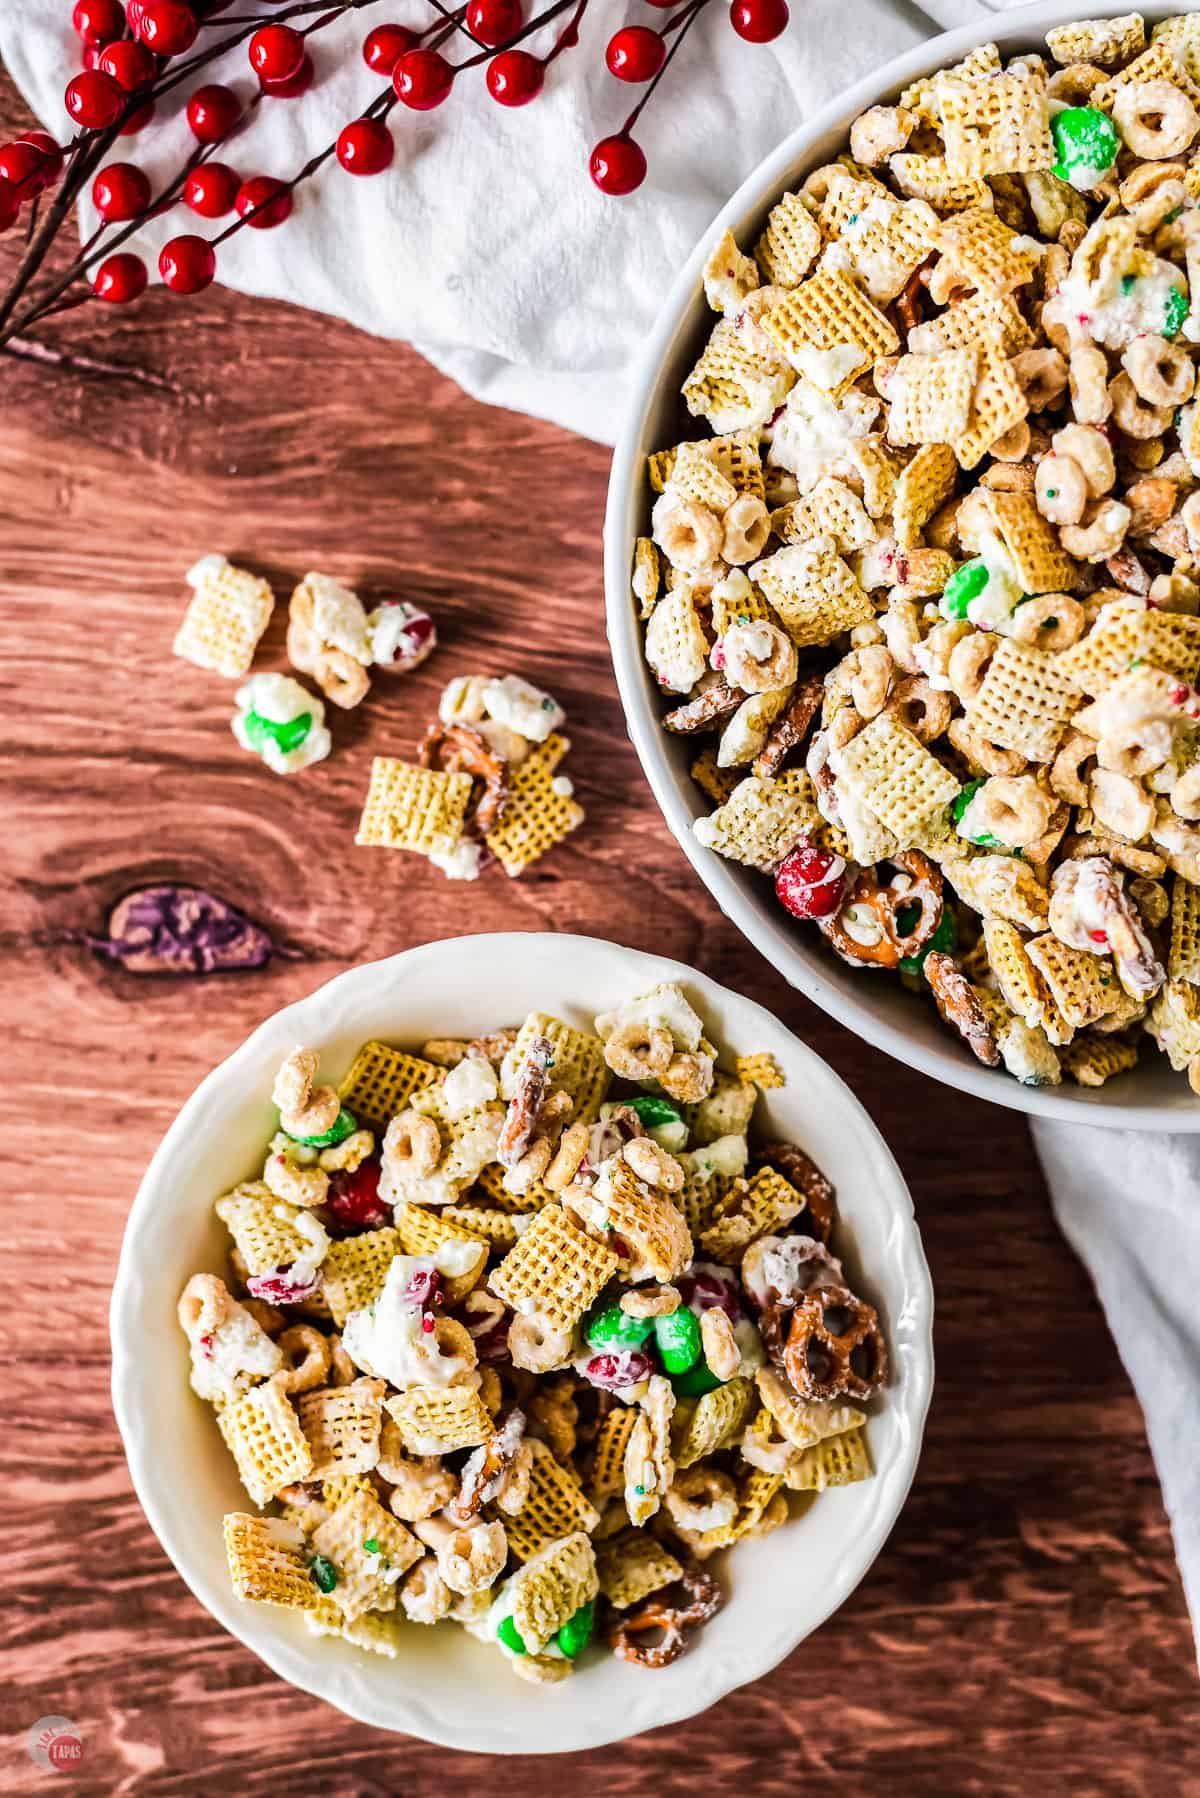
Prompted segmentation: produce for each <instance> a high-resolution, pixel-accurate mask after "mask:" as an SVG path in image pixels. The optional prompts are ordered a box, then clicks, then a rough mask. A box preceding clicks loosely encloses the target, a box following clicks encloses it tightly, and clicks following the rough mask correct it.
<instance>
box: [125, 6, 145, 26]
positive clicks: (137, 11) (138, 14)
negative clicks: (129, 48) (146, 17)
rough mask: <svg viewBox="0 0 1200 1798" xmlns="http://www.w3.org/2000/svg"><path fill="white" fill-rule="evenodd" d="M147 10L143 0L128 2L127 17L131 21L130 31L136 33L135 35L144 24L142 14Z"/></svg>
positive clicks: (126, 7)
mask: <svg viewBox="0 0 1200 1798" xmlns="http://www.w3.org/2000/svg"><path fill="white" fill-rule="evenodd" d="M145 10H146V8H145V6H144V5H143V3H142V0H126V4H125V17H126V18H127V19H128V20H129V29H130V31H132V32H134V33H135V34H136V32H137V29H138V26H139V25H140V24H141V22H142V14H143V13H144V12H145Z"/></svg>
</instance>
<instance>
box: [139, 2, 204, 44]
mask: <svg viewBox="0 0 1200 1798" xmlns="http://www.w3.org/2000/svg"><path fill="white" fill-rule="evenodd" d="M199 29H200V26H199V22H198V21H197V18H196V15H195V13H194V12H193V11H192V9H191V7H190V6H188V5H186V4H185V0H142V12H141V18H140V20H139V22H138V28H137V33H138V36H139V37H140V38H141V40H142V42H143V43H144V44H146V45H147V46H148V47H149V48H150V49H151V50H153V51H154V53H155V55H156V56H182V55H183V53H184V51H185V50H190V49H191V47H192V45H193V44H194V43H195V41H196V33H197V32H198V31H199Z"/></svg>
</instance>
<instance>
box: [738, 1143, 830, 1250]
mask: <svg viewBox="0 0 1200 1798" xmlns="http://www.w3.org/2000/svg"><path fill="white" fill-rule="evenodd" d="M756 1159H757V1160H758V1161H760V1162H761V1163H762V1164H763V1165H764V1166H765V1167H773V1168H774V1169H775V1172H776V1173H777V1174H782V1175H783V1177H784V1179H785V1180H787V1181H789V1182H790V1183H791V1185H793V1186H794V1187H795V1188H796V1191H797V1192H802V1193H803V1194H804V1198H805V1207H804V1210H803V1211H802V1212H801V1213H800V1215H799V1217H798V1218H797V1219H796V1223H795V1229H796V1231H797V1233H798V1234H800V1235H805V1236H807V1235H809V1234H811V1235H813V1236H815V1237H816V1239H817V1241H818V1242H822V1243H825V1242H828V1241H829V1237H830V1234H831V1232H832V1230H833V1215H834V1189H833V1185H832V1182H831V1181H829V1180H827V1179H826V1178H825V1175H824V1174H823V1173H822V1172H821V1170H820V1168H819V1167H818V1166H817V1164H816V1162H815V1161H814V1160H813V1158H812V1156H811V1155H808V1154H806V1153H805V1151H804V1150H803V1149H802V1148H801V1147H800V1145H799V1144H798V1143H794V1142H769V1143H766V1144H765V1145H764V1146H763V1147H762V1148H761V1149H759V1150H758V1152H757V1156H756Z"/></svg>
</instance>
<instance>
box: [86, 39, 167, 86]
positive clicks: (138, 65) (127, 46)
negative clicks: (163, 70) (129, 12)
mask: <svg viewBox="0 0 1200 1798" xmlns="http://www.w3.org/2000/svg"><path fill="white" fill-rule="evenodd" d="M100 67H101V68H102V69H103V70H104V73H105V74H106V75H111V76H112V78H113V80H114V81H115V82H116V83H117V86H118V87H121V88H124V90H125V92H126V93H127V94H135V93H136V92H137V90H138V88H139V87H145V86H146V84H147V82H150V81H153V80H154V77H155V76H156V75H157V74H158V58H157V57H156V56H155V54H154V52H153V50H148V49H147V48H146V46H145V44H139V43H136V42H135V41H134V39H133V38H128V37H127V38H123V39H122V40H121V42H120V43H119V44H109V45H107V46H106V48H105V49H103V50H102V51H101V52H100Z"/></svg>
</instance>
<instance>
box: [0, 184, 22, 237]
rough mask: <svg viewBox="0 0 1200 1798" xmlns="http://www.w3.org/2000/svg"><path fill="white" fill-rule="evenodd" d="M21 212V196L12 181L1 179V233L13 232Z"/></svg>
mask: <svg viewBox="0 0 1200 1798" xmlns="http://www.w3.org/2000/svg"><path fill="white" fill-rule="evenodd" d="M20 210H21V194H20V190H19V189H18V188H15V187H14V186H13V184H12V182H11V181H5V180H4V179H3V177H0V232H3V231H11V230H12V228H13V226H14V225H15V224H16V222H17V214H18V213H19V212H20Z"/></svg>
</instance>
